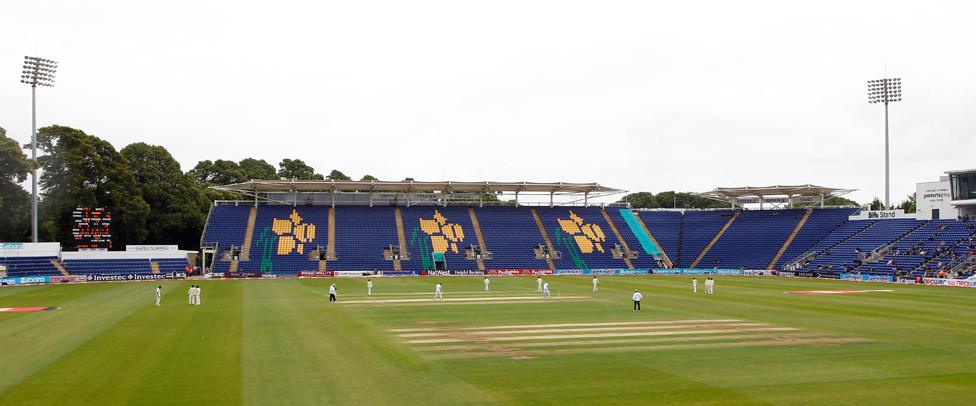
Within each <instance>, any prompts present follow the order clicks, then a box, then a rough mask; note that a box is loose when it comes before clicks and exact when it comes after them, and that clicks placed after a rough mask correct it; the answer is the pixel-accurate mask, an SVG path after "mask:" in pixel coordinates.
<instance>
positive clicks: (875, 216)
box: [848, 209, 915, 220]
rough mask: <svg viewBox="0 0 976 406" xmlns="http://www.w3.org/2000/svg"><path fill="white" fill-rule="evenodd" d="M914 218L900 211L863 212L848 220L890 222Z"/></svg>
mask: <svg viewBox="0 0 976 406" xmlns="http://www.w3.org/2000/svg"><path fill="white" fill-rule="evenodd" d="M905 218H911V219H913V218H915V216H914V215H908V214H905V211H904V210H902V209H897V210H863V211H861V212H860V213H858V214H855V215H853V216H850V217H848V219H849V220H892V219H905Z"/></svg>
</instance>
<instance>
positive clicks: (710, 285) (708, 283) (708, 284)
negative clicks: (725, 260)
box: [705, 276, 715, 295]
mask: <svg viewBox="0 0 976 406" xmlns="http://www.w3.org/2000/svg"><path fill="white" fill-rule="evenodd" d="M714 293H715V279H712V277H711V276H709V277H708V279H706V280H705V294H706V295H711V294H714Z"/></svg>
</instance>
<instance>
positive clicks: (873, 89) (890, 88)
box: [868, 78, 901, 209]
mask: <svg viewBox="0 0 976 406" xmlns="http://www.w3.org/2000/svg"><path fill="white" fill-rule="evenodd" d="M896 101H901V78H885V79H875V80H869V81H868V103H872V104H873V103H884V121H885V127H884V128H885V208H887V209H890V208H891V163H890V160H889V155H888V103H894V102H896Z"/></svg>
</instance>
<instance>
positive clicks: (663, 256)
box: [634, 214, 674, 268]
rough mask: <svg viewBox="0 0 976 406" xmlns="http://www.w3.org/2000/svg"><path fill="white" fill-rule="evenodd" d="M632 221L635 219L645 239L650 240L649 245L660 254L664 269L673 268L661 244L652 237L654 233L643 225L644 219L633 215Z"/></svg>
mask: <svg viewBox="0 0 976 406" xmlns="http://www.w3.org/2000/svg"><path fill="white" fill-rule="evenodd" d="M634 219H636V220H637V224H638V225H640V227H641V228H642V229H644V234H647V237H648V238H650V240H651V244H654V247H655V248H656V249H657V250H658V252H660V253H661V259H663V261H662V262H663V263H664V267H665V268H672V267H674V262H672V261H671V257H670V256H668V252H667V251H665V250H664V247H662V246H661V243H660V242H658V241H657V237H654V233H652V232H651V229H650V228H648V227H647V224H646V223H644V219H642V218H641V216H639V215H636V214H635V215H634Z"/></svg>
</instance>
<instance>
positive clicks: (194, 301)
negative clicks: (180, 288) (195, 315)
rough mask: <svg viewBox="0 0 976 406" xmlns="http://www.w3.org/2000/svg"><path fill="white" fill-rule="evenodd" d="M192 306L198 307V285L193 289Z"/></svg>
mask: <svg viewBox="0 0 976 406" xmlns="http://www.w3.org/2000/svg"><path fill="white" fill-rule="evenodd" d="M193 290H194V291H193V304H195V305H197V306H199V305H200V285H197V287H196V288H194V289H193Z"/></svg>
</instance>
